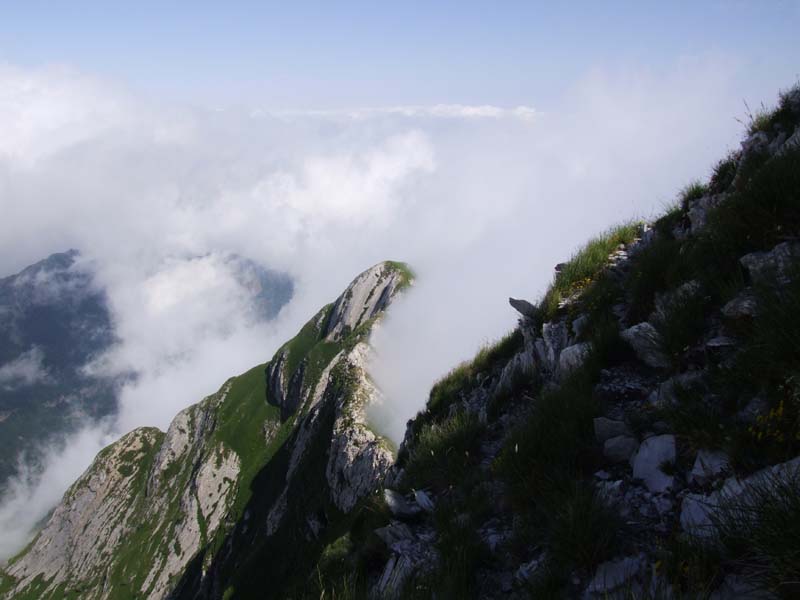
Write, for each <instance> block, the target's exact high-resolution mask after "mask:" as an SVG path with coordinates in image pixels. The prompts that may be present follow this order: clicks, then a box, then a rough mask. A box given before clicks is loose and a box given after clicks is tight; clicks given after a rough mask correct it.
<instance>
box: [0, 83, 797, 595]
mask: <svg viewBox="0 0 800 600" xmlns="http://www.w3.org/2000/svg"><path fill="white" fill-rule="evenodd" d="M799 124H800V89H798V88H795V89H793V90H790V91H788V92H785V93H783V94H782V95H781V98H780V103H779V105H778V107H777V109H776V110H775V111H773V112H771V113H769V114H767V113H765V114H763V115H760V116H759V118H758V119H754V120H753V122H752V123H751V125H750V127H749V130H748V133H747V137H746V139H745V140H744V141H743V142H742V144H741V148H740V149H738V150H737V151H735V152H732V153H730V154H729V155H728V156H726V157H725V158H723V159H722V160H721V161H720V162H719V163H718V165H717V166H716V167H715V169H714V171H713V174H712V175H711V177H710V179H709V180H708V181H706V182H700V181H698V182H694V183H691V184H690V185H688V186H687V187H686V188H685V189H684V190H683V192H682V193H681V195H680V197H679V198H678V199H677V201H676V203H675V204H674V206H672V207H671V208H670V209H669V210H667V212H666V213H665V214H663V215H661V216H660V217H659V218H657V219H654V220H653V221H652V222H638V221H632V222H628V223H624V224H622V225H620V226H619V227H616V228H613V229H611V230H609V231H606V232H604V233H602V234H601V235H599V236H598V237H597V238H595V239H593V240H590V241H589V242H588V244H587V245H586V246H585V247H584V248H583V249H581V250H580V251H579V252H577V253H576V254H575V255H574V256H572V257H571V258H570V260H568V261H566V262H563V263H560V264H559V265H558V266H557V269H556V272H555V274H554V275H553V280H552V284H551V285H550V287H549V289H548V290H547V291H546V293H545V294H544V296H543V297H542V298H541V299H540V300H539V301H537V302H533V301H530V300H525V299H517V298H511V299H510V305H511V307H512V308H513V309H514V310H516V311H517V313H518V315H519V323H518V326H517V327H516V328H515V329H514V330H513V331H511V332H510V333H509V334H508V335H507V336H505V337H504V338H502V339H501V340H499V341H498V342H497V343H494V344H491V345H487V346H486V347H484V348H482V349H481V350H480V351H479V352H478V354H477V355H476V356H475V358H474V359H473V360H471V361H467V362H465V363H463V364H461V365H457V366H456V367H455V368H453V370H452V371H451V372H450V373H448V374H447V375H445V376H444V377H443V378H442V379H441V380H440V381H438V382H437V383H436V384H435V385H434V386H433V387H432V389H431V390H430V395H429V397H428V399H427V403H426V405H425V407H424V409H423V410H421V411H420V412H419V413H418V414H417V415H416V416H415V417H414V418H413V419H411V420H410V421H409V422H408V424H407V429H406V434H405V438H404V440H403V442H402V444H401V445H400V447H399V448H396V449H395V448H393V447H392V446H391V444H389V443H388V442H387V441H386V440H384V439H383V438H382V437H381V436H380V435H379V434H378V433H376V432H375V431H373V430H372V429H371V428H370V424H369V422H368V420H367V418H366V408H367V407H368V406H369V405H370V404H371V403H373V402H375V401H376V400H377V399H378V397H379V395H380V390H378V389H377V387H376V385H375V384H374V383H373V381H372V379H371V378H370V375H369V356H370V352H371V347H370V345H369V340H370V333H371V331H372V330H373V328H374V327H375V326H376V324H377V323H378V322H379V321H380V319H381V317H382V315H383V314H384V312H385V311H386V310H387V309H388V308H389V307H390V305H391V303H392V301H393V300H394V299H395V298H396V297H397V295H398V293H400V292H401V291H402V290H404V289H405V288H407V287H408V286H409V285H410V284H411V283H412V274H411V272H410V271H409V269H408V267H406V266H405V265H403V264H402V263H393V262H384V263H380V264H378V265H376V266H374V267H372V268H371V269H369V270H367V271H365V272H364V273H362V274H361V275H359V276H358V277H357V278H356V279H355V280H354V281H353V282H352V283H351V284H350V285H349V286H348V287H347V289H346V290H345V291H344V292H343V293H342V295H341V296H339V298H338V299H336V301H335V302H333V303H332V304H330V305H328V306H325V307H324V308H322V309H321V310H320V311H319V312H318V313H317V314H316V315H315V316H314V317H312V318H311V319H310V320H309V321H308V323H306V325H305V326H304V327H303V328H302V329H301V330H300V332H299V333H298V334H297V335H296V336H295V337H294V338H293V339H291V340H290V341H288V342H287V343H286V344H284V345H283V346H282V347H281V348H280V349H279V350H278V351H277V352H276V353H275V355H274V357H273V358H272V359H271V360H270V361H269V362H268V363H266V365H260V366H257V367H254V368H253V369H252V370H251V371H248V372H247V373H245V374H243V375H240V376H238V377H234V378H232V379H230V380H229V381H227V382H225V384H224V385H223V386H222V388H221V389H220V390H219V391H218V392H217V393H216V394H213V395H211V396H209V397H208V398H206V399H205V400H203V401H202V402H200V403H198V404H196V405H194V406H191V407H189V408H187V409H186V410H184V411H183V412H181V413H180V414H179V415H177V416H176V418H175V419H174V421H173V422H172V424H171V426H170V427H169V429H168V431H167V432H166V433H163V432H161V431H158V430H155V429H150V428H145V429H138V430H135V431H133V432H131V433H129V434H127V435H126V436H124V437H123V438H121V439H120V440H119V441H117V442H116V443H114V444H113V445H111V446H109V447H108V448H106V449H105V450H103V451H102V452H101V453H100V454H99V455H98V456H97V457H96V459H95V461H94V463H93V464H92V465H91V467H90V468H89V469H88V470H87V471H86V472H85V473H84V474H83V475H82V476H81V478H80V479H79V480H78V481H76V482H75V483H74V484H73V485H72V487H71V488H70V489H69V490H68V491H67V493H66V494H65V495H64V497H63V499H62V501H61V503H60V504H59V506H58V507H56V508H55V510H54V511H53V513H52V514H51V516H50V517H49V519H48V520H47V522H46V523H45V524H44V525H43V527H42V529H41V531H40V532H39V534H38V535H37V537H36V538H35V539H34V540H33V542H32V543H31V544H30V545H29V546H28V547H27V548H26V549H25V550H24V551H23V552H22V553H21V554H20V555H19V556H17V557H16V558H14V559H12V560H11V561H10V563H9V565H8V566H7V568H6V569H5V572H3V573H2V575H0V577H2V579H1V580H0V593H2V596H3V597H4V598H19V599H25V598H54V599H55V598H76V599H77V598H89V599H94V598H97V599H106V598H108V599H128V598H153V599H163V598H170V599H196V598H198V599H209V600H211V599H215V600H216V599H223V600H230V599H233V598H375V599H378V598H388V599H395V598H398V599H399V598H437V599H442V598H508V599H519V598H576V599H578V598H580V599H587V600H590V599H595V598H596V599H606V598H714V599H716V600H723V599H734V598H796V597H798V596H800V584H799V583H798V582H800V558H799V557H798V540H800V351H798V348H800V346H798V343H797V341H798V340H800V316H799V315H800V141H799V140H800V128H799V127H798V125H799ZM505 292H506V291H501V290H498V302H500V301H502V298H503V297H505V296H507V293H505ZM410 293H413V291H412V292H410ZM509 310H511V309H509ZM397 368H398V369H401V368H402V365H397Z"/></svg>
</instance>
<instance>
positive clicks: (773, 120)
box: [745, 84, 800, 135]
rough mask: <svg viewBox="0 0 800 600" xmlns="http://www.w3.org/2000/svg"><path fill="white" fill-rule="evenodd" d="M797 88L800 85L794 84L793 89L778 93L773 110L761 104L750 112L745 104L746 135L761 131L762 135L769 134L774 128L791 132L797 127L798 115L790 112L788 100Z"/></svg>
mask: <svg viewBox="0 0 800 600" xmlns="http://www.w3.org/2000/svg"><path fill="white" fill-rule="evenodd" d="M798 88H800V84H796V85H795V86H794V87H792V88H789V89H788V90H784V91H782V92H780V94H778V104H777V106H776V107H775V108H769V107H767V106H765V105H764V104H761V106H759V107H758V108H756V109H755V110H751V109H750V107H749V106H747V104H746V103H745V109H746V119H747V120H746V122H745V125H746V127H747V133H748V134H750V135H752V134H754V133H757V132H759V131H763V132H764V133H767V134H770V133H773V132H774V131H775V130H776V128H781V129H783V130H784V131H787V132H791V131H792V129H794V127H796V126H797V124H798V121H800V114H797V113H795V112H793V111H792V107H791V105H790V103H789V98H790V97H791V94H793V93H796V92H797V90H798Z"/></svg>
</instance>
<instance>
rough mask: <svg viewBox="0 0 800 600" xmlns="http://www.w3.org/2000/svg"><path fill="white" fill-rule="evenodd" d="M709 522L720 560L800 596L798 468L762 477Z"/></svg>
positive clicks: (783, 593)
mask: <svg viewBox="0 0 800 600" xmlns="http://www.w3.org/2000/svg"><path fill="white" fill-rule="evenodd" d="M712 524H713V528H714V530H715V534H716V535H715V538H716V541H717V543H718V544H719V545H720V546H721V548H722V550H723V560H726V559H727V561H730V562H732V563H734V564H735V565H737V566H738V567H739V568H741V569H742V571H743V572H744V573H745V574H746V575H747V576H748V578H750V579H752V580H753V581H755V582H758V583H759V584H760V586H761V587H762V588H763V589H767V590H770V591H773V592H775V593H777V594H779V595H780V596H781V597H783V598H797V597H798V595H800V545H798V543H797V540H799V539H800V473H798V472H797V471H795V472H793V473H785V474H784V475H781V476H778V475H771V476H769V477H765V478H764V479H763V480H761V481H760V482H758V483H756V484H754V485H752V486H750V487H748V489H747V491H746V492H745V493H744V494H742V495H741V496H737V497H735V498H730V499H728V500H727V501H725V502H723V503H722V505H721V507H720V510H719V511H717V512H716V513H715V514H714V515H713V517H712Z"/></svg>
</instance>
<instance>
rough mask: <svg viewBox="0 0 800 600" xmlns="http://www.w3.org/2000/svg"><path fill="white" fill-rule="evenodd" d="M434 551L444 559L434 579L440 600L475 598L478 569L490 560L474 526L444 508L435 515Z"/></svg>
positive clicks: (455, 510) (454, 512)
mask: <svg viewBox="0 0 800 600" xmlns="http://www.w3.org/2000/svg"><path fill="white" fill-rule="evenodd" d="M434 521H435V525H436V532H437V534H438V540H437V544H436V546H437V549H438V550H439V553H440V555H441V556H442V557H443V558H444V561H443V565H442V568H440V569H439V572H438V573H437V574H436V577H435V582H436V583H435V585H434V586H433V587H434V591H435V592H436V593H437V594H436V596H437V597H441V598H476V597H477V590H476V587H477V586H476V585H475V581H476V574H477V570H478V567H479V566H480V565H482V564H486V563H487V562H488V561H489V560H490V555H489V549H488V548H487V547H486V545H485V544H484V543H483V541H482V540H481V539H480V536H479V535H478V533H477V530H476V523H474V522H473V521H472V519H471V518H470V517H469V515H467V514H464V513H462V514H458V513H457V507H455V506H448V505H446V504H443V505H442V506H440V507H438V509H437V510H436V514H435V515H434Z"/></svg>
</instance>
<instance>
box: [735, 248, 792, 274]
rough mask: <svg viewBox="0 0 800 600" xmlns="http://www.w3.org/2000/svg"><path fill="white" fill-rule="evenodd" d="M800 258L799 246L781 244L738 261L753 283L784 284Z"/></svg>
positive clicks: (747, 255)
mask: <svg viewBox="0 0 800 600" xmlns="http://www.w3.org/2000/svg"><path fill="white" fill-rule="evenodd" d="M798 258H800V244H798V243H792V242H783V243H781V244H778V245H777V246H775V247H774V248H773V249H772V250H770V251H768V252H752V253H750V254H746V255H745V256H743V257H742V258H741V259H740V262H741V263H742V266H744V268H745V269H747V272H748V273H749V274H750V279H751V280H752V281H753V283H757V284H759V283H770V282H771V281H770V280H771V278H773V277H774V278H776V280H777V283H779V284H780V283H786V282H787V276H788V274H789V273H790V271H791V268H792V265H793V264H796V261H797V260H798Z"/></svg>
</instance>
